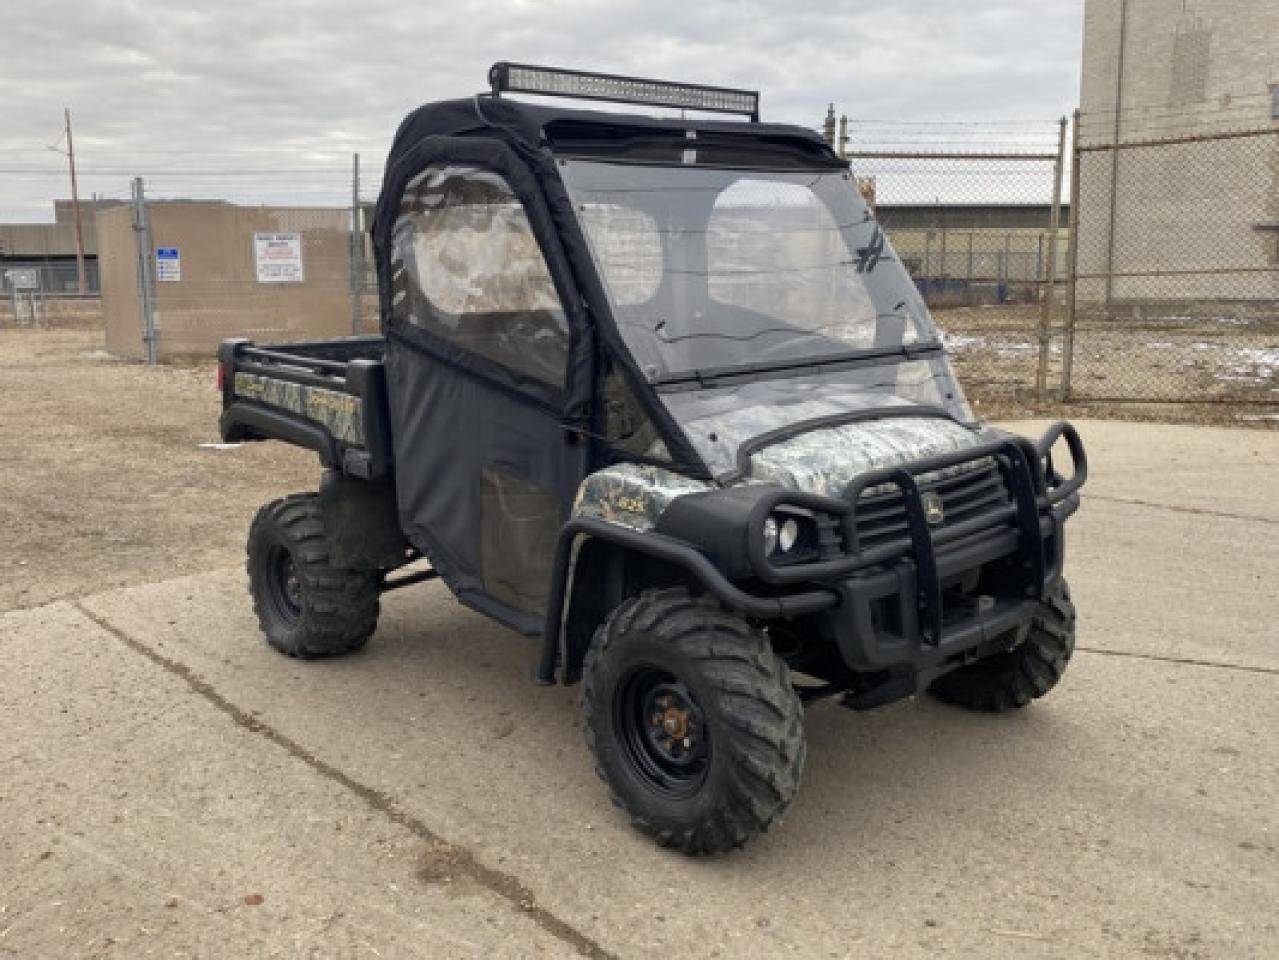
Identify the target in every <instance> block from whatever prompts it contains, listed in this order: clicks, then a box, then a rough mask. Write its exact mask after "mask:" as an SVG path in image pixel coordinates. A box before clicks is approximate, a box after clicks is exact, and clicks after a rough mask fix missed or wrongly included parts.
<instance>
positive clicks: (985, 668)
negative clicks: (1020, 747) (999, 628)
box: [928, 578, 1075, 712]
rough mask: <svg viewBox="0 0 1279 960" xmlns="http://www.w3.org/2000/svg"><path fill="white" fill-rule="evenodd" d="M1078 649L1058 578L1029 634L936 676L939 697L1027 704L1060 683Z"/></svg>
mask: <svg viewBox="0 0 1279 960" xmlns="http://www.w3.org/2000/svg"><path fill="white" fill-rule="evenodd" d="M1074 652H1075V605H1074V604H1073V603H1071V602H1070V587H1069V586H1067V585H1066V581H1065V578H1059V579H1058V580H1057V582H1056V584H1054V585H1053V587H1052V588H1051V589H1050V590H1049V591H1048V593H1047V595H1046V596H1045V597H1044V599H1043V602H1042V603H1041V604H1040V607H1039V610H1038V611H1037V612H1036V613H1035V616H1034V619H1032V620H1031V622H1030V630H1029V632H1028V633H1027V634H1026V639H1025V640H1023V641H1022V642H1021V643H1019V644H1018V645H1017V646H1015V647H1013V648H1012V649H1011V650H1005V651H1003V652H1002V653H996V654H994V655H993V656H989V657H984V658H982V659H981V660H978V661H977V662H976V663H973V664H969V665H968V666H966V667H960V668H959V669H958V670H954V671H952V672H950V673H948V674H946V675H945V676H942V677H939V678H938V679H936V680H934V681H933V684H932V686H931V687H929V688H928V689H929V691H930V692H931V693H932V694H933V696H935V697H937V699H938V700H942V701H944V702H946V703H953V704H955V705H957V706H961V707H967V708H969V709H970V710H986V711H992V712H999V711H1003V710H1007V709H1009V708H1020V707H1024V706H1026V705H1027V704H1028V703H1030V701H1032V700H1037V699H1039V698H1040V697H1042V696H1043V695H1044V694H1046V693H1047V692H1048V691H1049V690H1051V689H1052V688H1053V687H1055V686H1057V683H1058V681H1060V680H1061V676H1062V674H1063V673H1064V672H1065V670H1066V665H1067V664H1068V663H1069V662H1070V656H1071V654H1072V653H1074Z"/></svg>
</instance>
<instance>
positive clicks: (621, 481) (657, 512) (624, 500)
mask: <svg viewBox="0 0 1279 960" xmlns="http://www.w3.org/2000/svg"><path fill="white" fill-rule="evenodd" d="M712 489H714V487H713V486H712V485H711V484H709V483H706V482H705V481H702V480H694V479H693V478H691V477H686V476H684V475H683V474H681V473H675V472H674V471H671V470H664V469H663V468H661V467H654V466H650V465H648V464H642V463H619V464H615V465H614V466H611V467H605V468H604V469H603V470H597V471H596V472H595V473H592V474H591V475H590V476H589V477H587V478H586V479H585V480H584V481H582V485H581V487H579V488H578V491H577V499H576V500H575V501H574V502H573V516H575V517H594V518H596V519H599V520H608V521H609V522H611V523H617V524H621V525H622V526H624V527H630V528H631V529H632V530H638V531H639V532H640V533H645V532H647V531H649V530H652V529H653V527H654V525H655V524H656V523H657V518H658V517H660V516H661V515H662V512H663V511H664V510H665V509H666V508H667V507H668V506H670V503H671V501H672V500H674V499H675V498H676V497H682V496H684V495H685V494H689V493H704V492H705V491H707V490H712Z"/></svg>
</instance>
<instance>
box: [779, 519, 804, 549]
mask: <svg viewBox="0 0 1279 960" xmlns="http://www.w3.org/2000/svg"><path fill="white" fill-rule="evenodd" d="M798 542H799V523H798V522H797V521H796V520H795V518H794V517H787V518H786V519H785V520H783V521H782V528H781V530H779V531H778V533H777V545H778V546H779V547H781V549H782V553H790V552H791V550H793V549H794V548H795V544H796V543H798Z"/></svg>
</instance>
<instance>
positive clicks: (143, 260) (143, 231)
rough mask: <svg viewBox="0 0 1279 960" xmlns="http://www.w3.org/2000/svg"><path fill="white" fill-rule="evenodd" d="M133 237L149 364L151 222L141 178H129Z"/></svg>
mask: <svg viewBox="0 0 1279 960" xmlns="http://www.w3.org/2000/svg"><path fill="white" fill-rule="evenodd" d="M133 237H134V248H135V250H136V252H137V263H138V306H139V312H140V313H141V316H142V347H143V351H144V353H145V356H146V361H147V363H149V364H154V363H155V362H156V361H157V360H158V359H159V357H158V350H157V344H156V331H155V268H154V263H153V261H152V259H151V257H152V252H151V221H150V219H149V218H148V217H147V201H146V194H145V192H144V191H143V188H142V178H141V177H134V178H133Z"/></svg>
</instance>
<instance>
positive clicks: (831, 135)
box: [822, 103, 835, 147]
mask: <svg viewBox="0 0 1279 960" xmlns="http://www.w3.org/2000/svg"><path fill="white" fill-rule="evenodd" d="M822 139H823V140H825V141H826V142H827V143H828V144H829V145H830V146H832V147H833V146H835V104H833V103H832V104H831V105H830V106H828V107H827V108H826V121H825V123H823V124H822Z"/></svg>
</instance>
